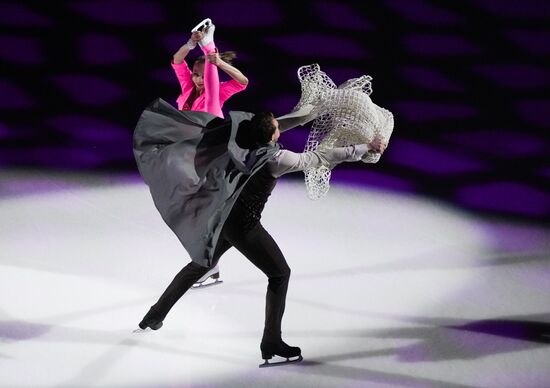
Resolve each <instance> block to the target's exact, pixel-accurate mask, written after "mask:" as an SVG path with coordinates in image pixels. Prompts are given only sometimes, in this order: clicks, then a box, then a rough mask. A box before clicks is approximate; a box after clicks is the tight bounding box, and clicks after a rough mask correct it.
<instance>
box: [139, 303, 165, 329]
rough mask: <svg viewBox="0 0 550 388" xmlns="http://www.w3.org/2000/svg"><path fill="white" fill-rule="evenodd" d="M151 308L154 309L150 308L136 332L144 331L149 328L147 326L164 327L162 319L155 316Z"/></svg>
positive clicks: (152, 327) (151, 327) (153, 327)
mask: <svg viewBox="0 0 550 388" xmlns="http://www.w3.org/2000/svg"><path fill="white" fill-rule="evenodd" d="M151 310H152V309H149V311H148V312H147V314H145V316H144V317H143V319H142V320H141V322H140V323H139V324H138V326H139V329H136V330H134V333H142V332H144V331H145V330H147V328H150V329H151V330H158V329H160V328H161V327H162V321H161V320H159V319H158V318H155V314H154V312H152V311H151Z"/></svg>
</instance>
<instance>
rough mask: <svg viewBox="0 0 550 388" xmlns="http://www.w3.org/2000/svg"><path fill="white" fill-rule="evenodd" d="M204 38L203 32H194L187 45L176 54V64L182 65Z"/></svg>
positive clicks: (174, 59)
mask: <svg viewBox="0 0 550 388" xmlns="http://www.w3.org/2000/svg"><path fill="white" fill-rule="evenodd" d="M203 36H204V33H203V32H200V31H196V32H193V33H192V34H191V38H189V40H188V41H187V43H185V44H184V45H183V46H181V47H180V48H179V50H178V51H176V53H175V54H174V58H173V61H174V64H176V65H179V64H181V63H182V62H183V61H184V60H185V57H186V56H187V54H189V51H191V50H192V49H194V48H195V46H196V45H197V42H198V41H199V40H201V39H202V37H203Z"/></svg>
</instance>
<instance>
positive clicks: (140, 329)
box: [132, 327, 153, 334]
mask: <svg viewBox="0 0 550 388" xmlns="http://www.w3.org/2000/svg"><path fill="white" fill-rule="evenodd" d="M148 331H153V330H151V328H150V327H146V328H145V329H142V328H139V327H138V328H137V329H135V330H132V333H136V334H140V333H147V332H148Z"/></svg>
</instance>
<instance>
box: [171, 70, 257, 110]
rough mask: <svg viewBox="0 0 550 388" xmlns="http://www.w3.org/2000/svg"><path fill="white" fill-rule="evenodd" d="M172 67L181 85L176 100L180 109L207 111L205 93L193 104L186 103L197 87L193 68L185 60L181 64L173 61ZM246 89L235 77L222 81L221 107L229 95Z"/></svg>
mask: <svg viewBox="0 0 550 388" xmlns="http://www.w3.org/2000/svg"><path fill="white" fill-rule="evenodd" d="M172 68H173V69H174V71H175V73H176V76H177V77H178V81H179V83H180V85H181V94H180V95H179V97H178V99H177V100H176V102H177V104H178V109H179V110H197V111H202V112H206V109H205V104H204V93H202V94H201V95H200V96H198V97H197V98H196V99H195V101H193V105H191V106H189V105H186V102H187V99H188V98H189V95H190V94H191V92H192V91H193V88H194V87H195V84H193V80H192V78H191V76H192V74H193V73H192V72H191V70H189V66H187V63H186V62H185V61H183V62H182V63H180V64H175V63H174V62H172ZM244 89H246V85H243V84H241V83H239V82H237V81H235V80H234V79H232V80H230V81H224V82H220V107H222V106H223V103H224V102H225V101H226V100H227V99H229V97H231V96H232V95H234V94H235V93H238V92H240V91H243V90H244Z"/></svg>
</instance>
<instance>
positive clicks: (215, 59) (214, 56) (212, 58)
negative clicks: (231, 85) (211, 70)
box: [208, 52, 248, 85]
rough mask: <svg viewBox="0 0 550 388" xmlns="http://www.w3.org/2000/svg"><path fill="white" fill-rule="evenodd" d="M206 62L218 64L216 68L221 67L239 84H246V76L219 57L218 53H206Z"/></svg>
mask: <svg viewBox="0 0 550 388" xmlns="http://www.w3.org/2000/svg"><path fill="white" fill-rule="evenodd" d="M208 62H210V63H213V64H214V65H216V66H218V69H221V70H222V71H223V72H224V73H226V74H227V75H228V76H230V77H231V78H233V79H234V80H235V81H237V82H238V83H240V84H241V85H247V84H248V78H246V77H245V75H244V74H243V73H242V72H241V71H240V70H239V69H237V68H236V67H235V66H233V65H230V64H229V63H227V62H225V61H224V60H223V59H221V58H220V54H219V53H217V52H216V53H210V54H208Z"/></svg>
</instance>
